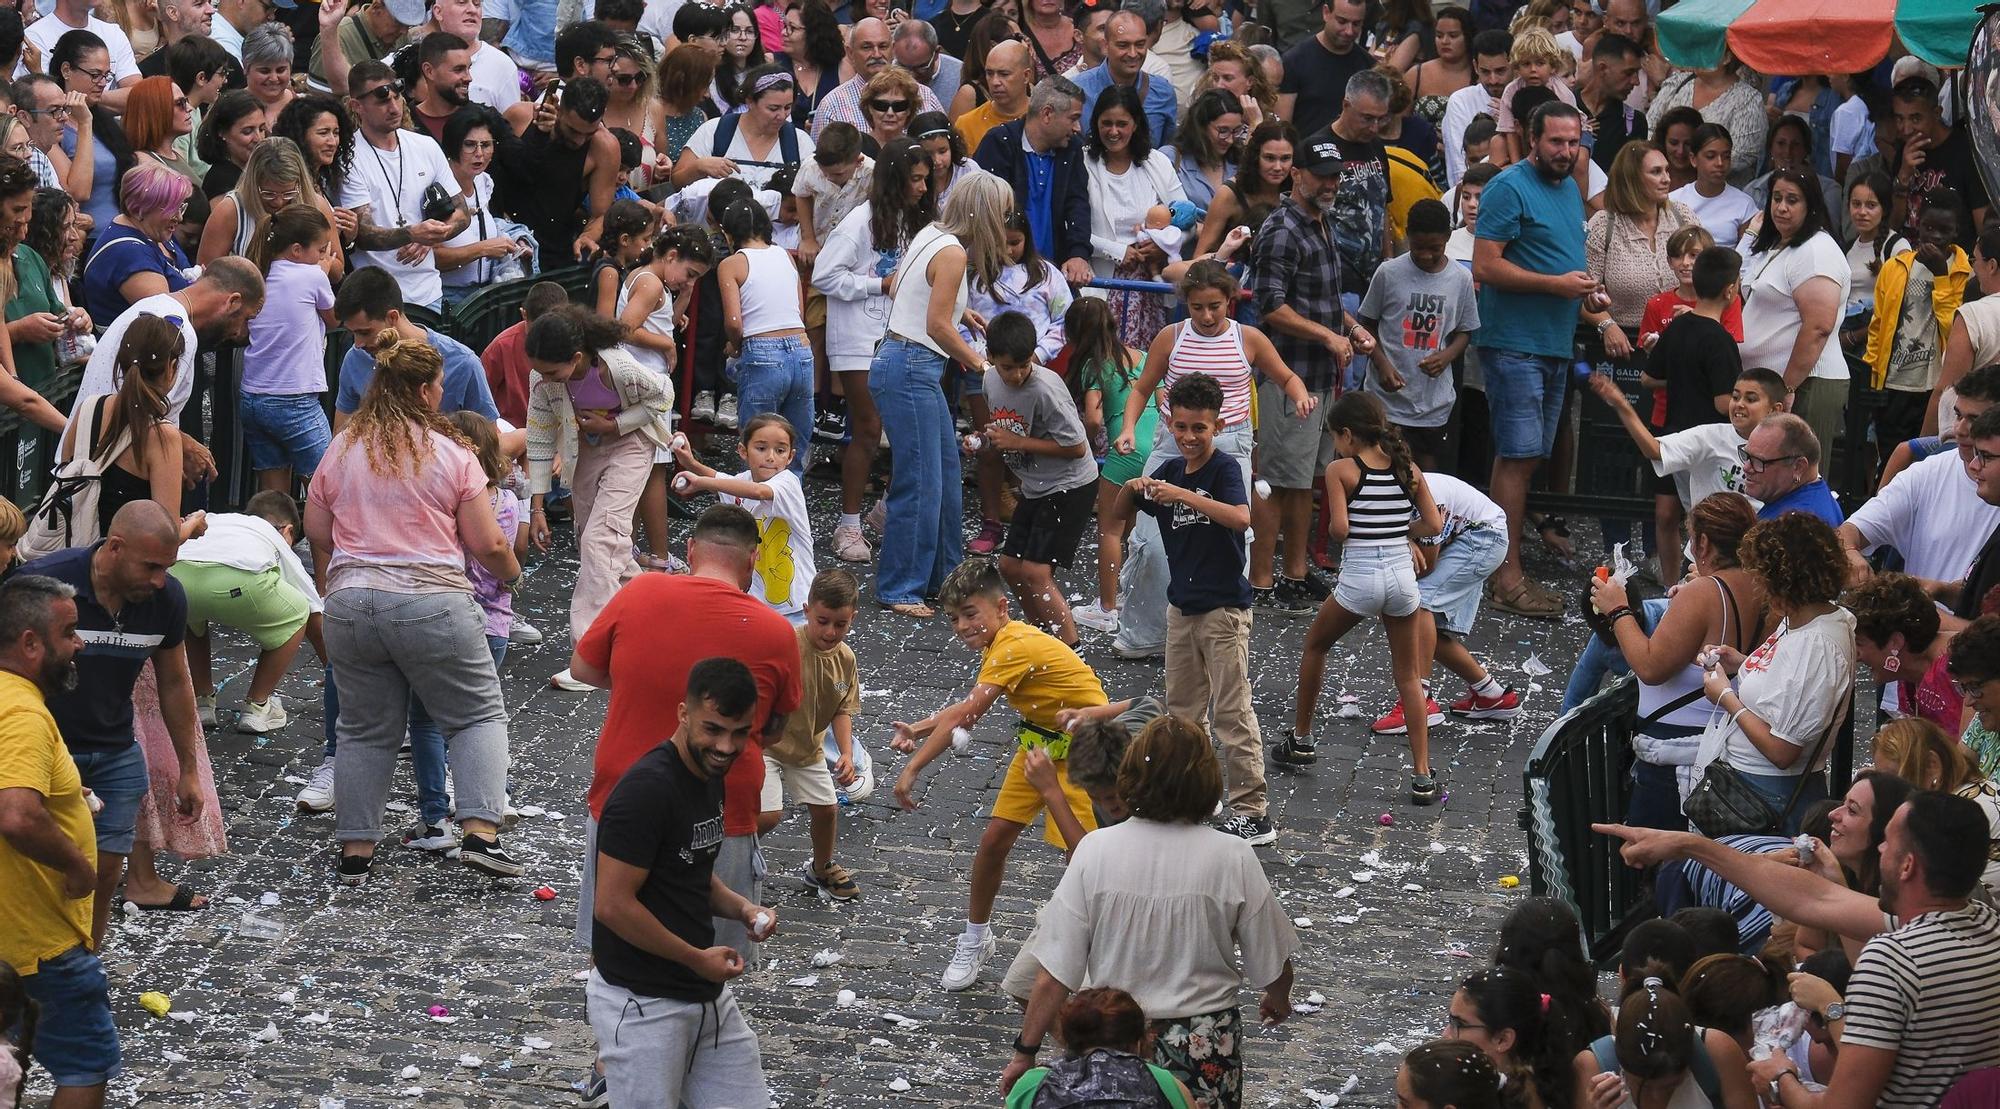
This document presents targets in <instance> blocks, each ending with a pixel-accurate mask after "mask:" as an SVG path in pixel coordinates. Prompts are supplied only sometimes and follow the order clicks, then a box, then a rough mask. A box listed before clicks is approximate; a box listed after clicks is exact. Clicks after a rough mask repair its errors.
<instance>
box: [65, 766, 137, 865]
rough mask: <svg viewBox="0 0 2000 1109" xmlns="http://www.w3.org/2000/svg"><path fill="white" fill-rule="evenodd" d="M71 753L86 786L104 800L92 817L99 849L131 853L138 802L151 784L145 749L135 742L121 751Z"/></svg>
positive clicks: (109, 852)
mask: <svg viewBox="0 0 2000 1109" xmlns="http://www.w3.org/2000/svg"><path fill="white" fill-rule="evenodd" d="M71 754H72V755H73V756H74V757H75V759H76V771H77V773H78V774H79V775H81V776H82V778H83V784H84V788H86V789H88V790H90V792H92V793H95V794H96V795H97V799H98V800H100V801H102V802H104V808H102V809H100V810H98V812H97V813H96V814H95V815H93V816H92V817H91V818H90V819H91V822H92V823H93V824H95V825H96V826H97V850H98V852H99V853H100V854H109V855H130V854H131V853H132V836H133V832H134V829H135V828H137V826H138V821H139V802H140V800H141V799H143V798H144V797H145V796H146V791H147V790H148V789H150V788H152V782H151V781H150V780H149V779H148V777H147V771H146V752H145V749H144V748H142V747H140V746H139V745H138V744H137V743H133V744H131V745H130V746H128V747H126V748H125V749H124V750H122V751H74V752H71Z"/></svg>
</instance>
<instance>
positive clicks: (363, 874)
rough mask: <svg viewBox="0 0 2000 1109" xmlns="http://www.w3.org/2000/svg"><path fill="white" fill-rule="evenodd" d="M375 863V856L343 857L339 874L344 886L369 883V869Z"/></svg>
mask: <svg viewBox="0 0 2000 1109" xmlns="http://www.w3.org/2000/svg"><path fill="white" fill-rule="evenodd" d="M374 862H375V857H374V856H373V855H342V856H341V857H340V869H339V871H338V872H337V873H338V875H339V878H340V884H341V885H343V886H359V885H363V884H365V883H366V882H367V881H368V868H369V867H370V866H372V865H373V864H374Z"/></svg>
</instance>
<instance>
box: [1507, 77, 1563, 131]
mask: <svg viewBox="0 0 2000 1109" xmlns="http://www.w3.org/2000/svg"><path fill="white" fill-rule="evenodd" d="M1523 87H1524V86H1523V85H1522V83H1521V79H1520V78H1519V77H1516V78H1514V79H1513V80H1512V81H1509V82H1507V87H1506V88H1504V89H1502V90H1500V102H1499V103H1498V104H1495V105H1494V106H1493V130H1494V131H1496V132H1498V133H1500V134H1502V135H1505V134H1509V133H1511V132H1512V131H1513V130H1514V94H1515V93H1517V92H1520V91H1521V89H1522V88H1523ZM1549 91H1550V92H1553V93H1555V94H1556V99H1557V100H1560V101H1562V102H1563V103H1565V104H1567V105H1569V106H1570V107H1572V108H1574V107H1576V94H1575V93H1574V92H1571V91H1570V88H1569V82H1568V81H1565V80H1563V79H1562V78H1560V77H1551V78H1549Z"/></svg>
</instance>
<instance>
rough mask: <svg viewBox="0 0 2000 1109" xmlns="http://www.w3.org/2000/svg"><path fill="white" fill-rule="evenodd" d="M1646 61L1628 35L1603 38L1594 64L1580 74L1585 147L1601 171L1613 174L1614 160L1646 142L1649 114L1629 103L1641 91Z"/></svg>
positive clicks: (1595, 49)
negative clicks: (1586, 124)
mask: <svg viewBox="0 0 2000 1109" xmlns="http://www.w3.org/2000/svg"><path fill="white" fill-rule="evenodd" d="M1644 60H1645V55H1644V52H1643V51H1642V50H1641V49H1640V47H1639V44H1638V43H1636V42H1633V41H1632V40H1631V39H1628V38H1626V37H1625V36H1624V35H1614V34H1610V33H1606V34H1602V35H1599V36H1598V38H1597V41H1596V42H1595V43H1594V44H1592V46H1591V48H1590V61H1589V63H1588V64H1586V65H1584V66H1583V67H1582V69H1581V70H1579V77H1578V80H1577V85H1576V95H1577V99H1578V101H1580V104H1579V106H1580V107H1582V108H1583V110H1584V116H1585V118H1587V119H1589V120H1590V127H1589V128H1588V129H1587V130H1586V131H1585V132H1584V143H1585V145H1587V146H1588V147H1589V148H1590V160H1591V161H1593V162H1596V163H1597V168H1599V169H1601V170H1603V171H1604V172H1606V173H1610V172H1611V160H1612V159H1613V158H1616V157H1617V156H1618V151H1619V149H1620V148H1622V147H1623V146H1624V145H1625V144H1626V143H1628V142H1644V141H1645V140H1646V113H1644V112H1641V111H1639V110H1638V109H1636V108H1633V107H1630V106H1628V105H1627V104H1626V103H1625V98H1626V97H1628V96H1630V95H1632V90H1633V89H1635V88H1638V87H1639V66H1640V64H1641V63H1642V62H1643V61H1644Z"/></svg>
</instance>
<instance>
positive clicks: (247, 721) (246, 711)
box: [236, 693, 292, 735]
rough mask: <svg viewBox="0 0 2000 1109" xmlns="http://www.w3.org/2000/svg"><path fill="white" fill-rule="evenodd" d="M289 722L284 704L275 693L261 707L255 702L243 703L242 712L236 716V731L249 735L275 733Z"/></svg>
mask: <svg viewBox="0 0 2000 1109" xmlns="http://www.w3.org/2000/svg"><path fill="white" fill-rule="evenodd" d="M291 722H292V718H291V717H290V716H288V715H286V713H285V703H284V702H283V701H281V700H279V699H278V695H277V694H275V693H273V694H271V699H270V700H268V701H265V702H264V703H263V704H261V705H260V704H258V703H257V702H255V701H245V702H243V711H242V712H239V713H237V714H236V730H237V731H239V732H248V733H249V734H251V735H263V734H264V733H266V732H275V731H277V730H278V729H280V728H282V727H284V726H285V725H287V724H289V723H291Z"/></svg>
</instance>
